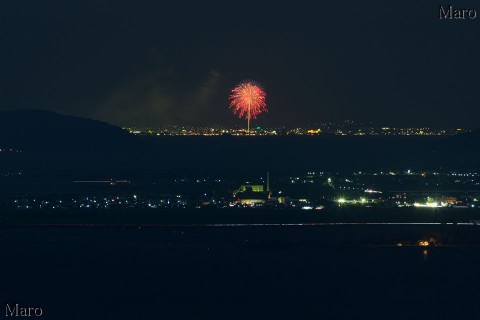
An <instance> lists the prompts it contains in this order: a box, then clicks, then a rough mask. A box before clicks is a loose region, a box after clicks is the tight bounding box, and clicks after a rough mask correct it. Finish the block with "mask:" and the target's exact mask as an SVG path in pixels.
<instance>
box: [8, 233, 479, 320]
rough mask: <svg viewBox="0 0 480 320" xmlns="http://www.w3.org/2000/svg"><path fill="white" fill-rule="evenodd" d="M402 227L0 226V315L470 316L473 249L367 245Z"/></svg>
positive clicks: (475, 295) (474, 304) (475, 264)
mask: <svg viewBox="0 0 480 320" xmlns="http://www.w3.org/2000/svg"><path fill="white" fill-rule="evenodd" d="M404 228H405V227H402V226H367V225H356V226H352V225H349V226H290V227H285V226H283V227H282V226H271V227H267V226H262V227H161V228H160V227H155V228H148V227H143V228H138V227H135V228H134V227H111V228H107V227H2V228H0V261H1V263H0V274H1V278H0V303H2V311H1V313H0V319H3V317H4V311H3V309H4V306H5V304H6V303H11V304H14V303H19V304H21V305H30V306H32V305H33V306H40V307H42V308H43V313H44V315H43V317H42V318H43V319H339V318H346V319H476V318H478V314H479V312H480V304H479V303H478V301H479V298H480V277H479V270H480V248H478V247H472V246H453V247H430V248H428V250H427V252H426V253H425V252H424V248H420V247H402V248H397V247H395V246H393V245H375V244H372V243H370V244H368V242H369V241H367V240H368V239H375V238H376V237H375V234H381V233H385V232H387V233H392V234H397V235H398V234H400V235H401V234H402V233H404V232H405V230H404ZM416 228H420V231H419V232H420V234H421V232H422V230H421V228H426V229H425V232H427V231H428V230H427V229H428V228H432V227H431V226H418V227H416ZM417 231H418V230H417ZM405 234H407V233H405ZM343 239H357V240H359V241H356V242H355V241H354V242H355V243H348V242H345V241H343Z"/></svg>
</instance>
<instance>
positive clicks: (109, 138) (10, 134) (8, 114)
mask: <svg viewBox="0 0 480 320" xmlns="http://www.w3.org/2000/svg"><path fill="white" fill-rule="evenodd" d="M134 143H135V137H133V136H132V135H130V134H129V133H128V132H126V131H125V130H123V129H121V128H119V127H116V126H113V125H110V124H108V123H105V122H101V121H97V120H91V119H83V118H78V117H72V116H65V115H61V114H57V113H54V112H50V111H44V110H19V111H3V112H0V146H2V147H14V148H19V149H21V150H24V151H31V150H61V151H89V150H115V149H121V148H125V147H131V146H132V144H134Z"/></svg>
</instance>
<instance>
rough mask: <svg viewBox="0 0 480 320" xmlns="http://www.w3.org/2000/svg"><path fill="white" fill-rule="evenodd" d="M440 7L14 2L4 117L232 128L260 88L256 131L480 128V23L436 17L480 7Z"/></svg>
mask: <svg viewBox="0 0 480 320" xmlns="http://www.w3.org/2000/svg"><path fill="white" fill-rule="evenodd" d="M441 1H442V0H422V1H418V0H407V1H385V0H374V1H358V0H351V1H303V2H302V1H291V2H286V1H281V0H278V1H251V2H250V1H221V2H200V1H168V2H166V1H159V0H157V1H140V0H137V1H124V0H112V1H102V0H95V1H72V0H69V1H65V0H62V1H51V0H42V1H38V0H34V1H20V0H7V1H5V0H4V1H1V2H0V18H1V19H0V24H1V25H0V43H1V50H0V59H1V66H2V67H1V70H0V109H2V110H10V109H23V108H41V109H49V110H54V111H57V112H60V113H63V114H70V115H77V116H83V117H89V118H95V119H101V120H105V121H107V122H110V123H114V124H119V125H128V124H136V125H142V124H147V125H154V124H174V123H179V124H192V125H197V124H198V125H204V124H213V123H218V124H225V125H230V124H234V123H239V120H236V119H235V118H234V116H233V115H232V114H231V112H230V110H228V96H229V91H230V90H231V88H232V87H233V86H235V85H236V84H237V83H239V82H240V81H242V80H246V79H252V80H256V81H258V82H260V83H261V84H262V85H263V86H264V87H265V89H266V91H267V105H268V108H269V113H268V114H266V115H261V116H260V117H259V118H258V121H256V123H257V124H260V125H266V126H269V125H289V126H290V125H296V124H307V123H314V122H323V121H342V120H345V119H353V120H358V121H373V122H375V123H377V124H380V125H395V126H423V125H428V126H437V127H438V126H446V127H460V126H463V127H478V125H477V123H478V118H479V116H480V108H479V103H478V102H479V101H480V90H479V82H478V76H479V73H480V41H479V39H480V17H478V18H477V19H476V20H470V21H443V20H439V18H438V11H439V8H438V6H439V4H444V5H447V4H448V3H452V4H454V5H455V6H457V7H466V8H475V9H478V13H479V15H480V4H479V3H478V2H477V1H471V2H463V1H450V2H444V3H442V2H441ZM242 123H243V122H242Z"/></svg>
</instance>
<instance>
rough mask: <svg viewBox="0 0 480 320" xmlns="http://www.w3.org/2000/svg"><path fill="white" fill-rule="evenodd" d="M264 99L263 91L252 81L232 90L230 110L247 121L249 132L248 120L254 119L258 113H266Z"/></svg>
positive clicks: (265, 95)
mask: <svg viewBox="0 0 480 320" xmlns="http://www.w3.org/2000/svg"><path fill="white" fill-rule="evenodd" d="M266 97H267V94H266V93H265V91H263V89H262V88H261V87H260V86H259V85H258V84H256V83H255V82H252V81H247V82H243V83H241V84H239V85H238V86H236V87H235V88H234V89H233V90H232V94H231V95H230V108H232V109H233V113H235V114H236V115H238V117H239V118H245V119H247V121H248V131H249V132H250V119H252V118H253V119H256V118H257V115H259V114H260V113H262V112H267V104H266V103H265V99H266Z"/></svg>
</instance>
